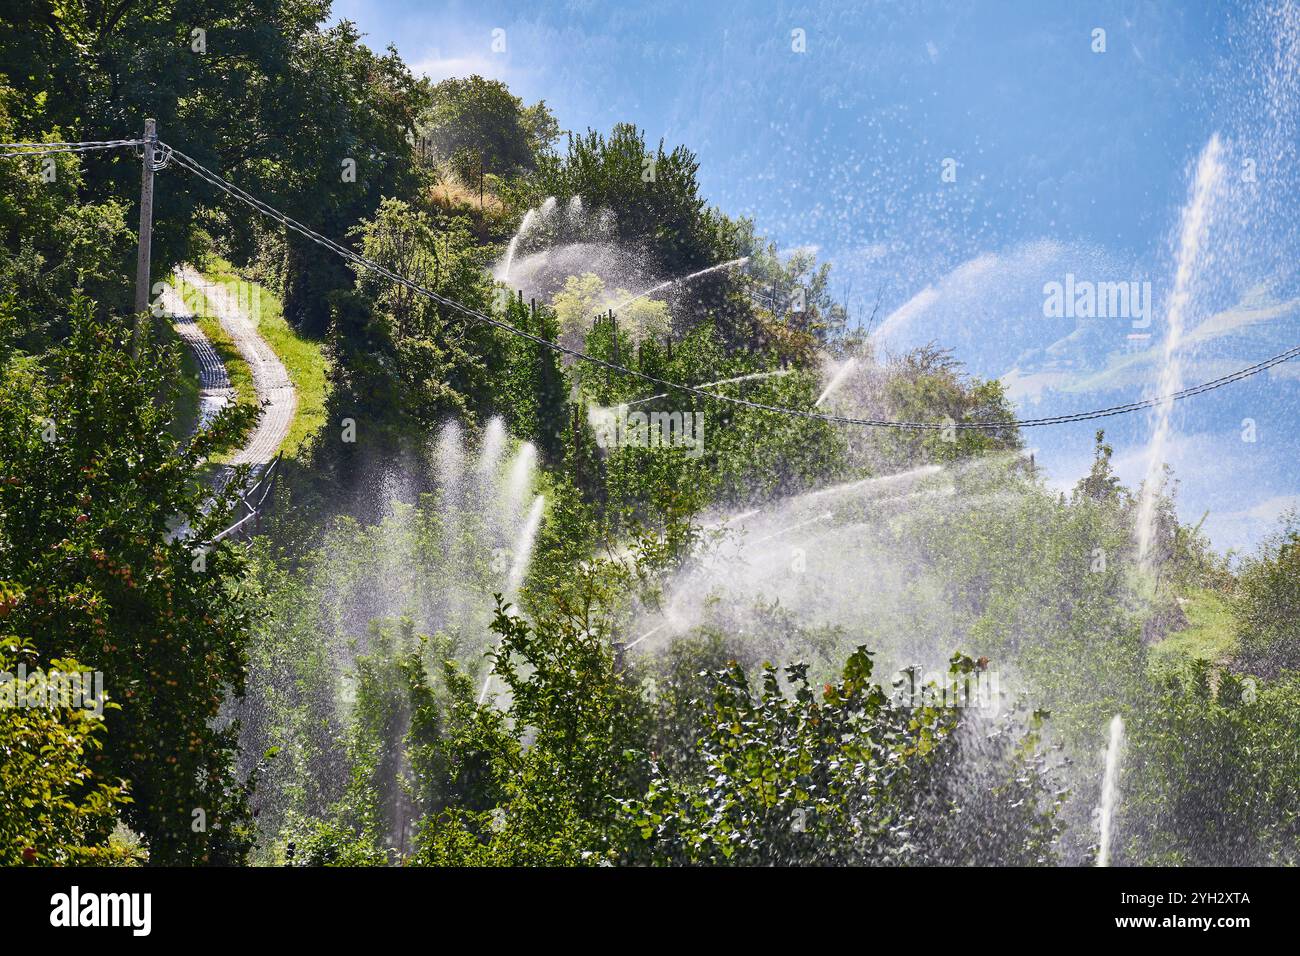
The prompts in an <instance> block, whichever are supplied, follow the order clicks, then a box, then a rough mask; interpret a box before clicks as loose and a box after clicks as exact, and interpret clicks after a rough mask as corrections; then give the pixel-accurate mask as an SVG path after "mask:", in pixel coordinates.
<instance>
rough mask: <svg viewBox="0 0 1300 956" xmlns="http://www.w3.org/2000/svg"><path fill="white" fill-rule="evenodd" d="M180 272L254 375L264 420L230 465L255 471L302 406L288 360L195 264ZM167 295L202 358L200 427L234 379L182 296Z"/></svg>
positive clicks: (177, 320)
mask: <svg viewBox="0 0 1300 956" xmlns="http://www.w3.org/2000/svg"><path fill="white" fill-rule="evenodd" d="M176 273H177V275H178V277H179V278H180V279H181V281H182V282H184V283H185V284H186V285H190V286H193V287H195V288H196V289H199V290H200V291H201V292H202V293H203V295H204V297H205V298H206V299H207V301H208V304H209V305H210V306H211V308H212V310H213V313H214V314H215V315H216V317H217V319H218V321H220V322H221V327H222V328H223V329H225V331H226V334H227V335H229V336H230V338H231V340H232V341H233V342H234V343H235V347H236V348H237V349H239V354H240V356H241V357H242V358H243V360H244V361H245V362H247V363H248V368H249V371H250V372H251V373H252V376H253V388H254V389H256V391H257V399H258V402H259V403H260V404H261V405H262V418H261V420H260V421H259V422H258V423H257V427H256V428H255V429H254V430H253V434H252V435H250V436H249V439H248V443H247V444H246V445H244V447H243V448H241V449H240V450H239V451H238V452H237V453H236V454H235V455H234V456H233V457H232V458H231V459H230V461H229V465H231V466H234V465H252V466H254V470H255V471H256V470H257V469H259V468H261V467H264V466H266V465H268V464H270V462H271V460H272V459H273V458H275V455H276V452H277V451H278V450H279V448H280V445H281V444H282V443H283V442H284V439H285V437H286V436H287V435H288V434H289V426H290V425H292V424H293V415H294V412H295V411H296V410H297V408H298V392H297V390H296V389H294V387H293V382H292V381H291V380H290V378H289V372H288V370H287V369H285V367H284V363H283V362H281V361H280V359H279V357H278V356H277V355H276V354H275V352H273V351H272V350H271V347H270V346H269V345H267V344H266V341H265V340H264V339H263V338H262V337H261V336H260V335H258V334H257V328H256V327H255V326H254V324H253V322H252V321H250V319H249V317H248V315H247V314H246V313H245V312H244V310H243V308H241V306H240V304H239V302H238V301H237V300H236V297H235V296H233V295H231V294H230V292H229V291H228V290H227V289H226V287H225V286H223V285H221V284H219V283H216V282H209V281H208V280H207V279H205V278H204V277H203V276H202V275H200V274H199V272H198V271H197V270H196V269H194V268H193V267H192V266H188V265H186V266H180V267H179V268H177V270H176ZM169 294H170V295H171V296H173V297H174V300H173V299H165V300H164V302H165V304H166V306H167V310H168V312H170V313H171V315H172V317H173V320H174V321H175V324H176V331H177V332H178V333H179V334H180V335H181V337H182V338H184V339H185V341H186V344H188V345H189V346H190V348H191V349H192V350H193V351H194V355H195V357H196V358H197V359H198V363H199V387H200V394H201V395H202V396H204V401H203V402H202V405H201V409H200V413H199V424H200V426H202V425H203V424H204V423H206V422H207V421H209V420H210V418H211V416H212V415H215V414H216V412H217V411H218V410H219V409H220V408H221V406H222V405H224V404H225V402H226V401H230V400H232V399H233V396H234V391H233V390H232V389H231V387H230V377H229V376H228V375H227V374H226V369H225V366H224V365H222V364H221V360H220V359H219V358H218V357H217V354H216V352H215V351H214V350H213V348H212V343H210V342H209V341H208V339H207V336H205V335H204V334H203V332H202V330H201V329H200V328H199V327H198V324H197V323H196V322H195V321H194V316H193V314H192V313H191V312H190V311H189V310H188V308H187V307H186V306H185V303H184V302H183V301H182V300H181V297H180V296H179V295H177V294H176V293H174V292H171V291H170V290H169ZM176 306H179V309H177V308H176ZM218 393H220V394H221V395H222V396H223V398H222V401H221V403H220V404H216V405H215V406H210V405H209V402H208V401H207V396H208V395H209V394H211V395H212V398H213V401H215V400H216V396H217V394H218Z"/></svg>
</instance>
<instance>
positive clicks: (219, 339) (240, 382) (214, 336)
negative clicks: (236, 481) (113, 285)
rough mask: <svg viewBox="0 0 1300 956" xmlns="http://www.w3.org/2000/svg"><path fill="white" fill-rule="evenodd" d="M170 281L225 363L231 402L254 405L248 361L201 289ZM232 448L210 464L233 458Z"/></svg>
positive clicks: (196, 386)
mask: <svg viewBox="0 0 1300 956" xmlns="http://www.w3.org/2000/svg"><path fill="white" fill-rule="evenodd" d="M171 281H172V288H174V289H175V290H176V291H177V293H178V294H179V295H180V297H181V298H182V299H183V300H184V301H185V304H186V305H187V306H188V307H189V309H190V311H191V312H193V313H194V316H195V321H197V322H198V325H199V328H200V329H202V330H203V334H204V335H206V336H207V337H208V341H209V342H211V343H212V348H213V350H214V351H215V352H216V353H217V357H218V358H220V359H221V362H222V364H223V365H225V366H226V375H227V376H228V377H229V379H230V387H231V388H233V389H234V390H235V401H236V402H238V403H239V404H241V405H250V406H252V407H254V408H256V407H258V401H257V388H256V387H255V386H254V385H253V372H252V370H251V369H250V368H249V367H248V363H247V362H245V361H244V359H243V356H241V355H240V354H239V348H238V347H237V346H236V345H235V341H234V339H232V338H231V337H230V336H229V335H227V334H226V330H225V329H224V328H222V326H221V321H220V320H219V319H218V318H217V317H216V316H215V315H214V314H213V313H212V312H211V310H210V309H209V308H208V303H207V297H206V296H205V295H204V294H203V293H202V291H201V290H199V289H196V288H195V287H193V286H191V285H187V284H184V283H182V282H181V281H180V279H179V278H178V277H177V276H176V275H175V274H173V275H172V277H171ZM186 352H187V353H188V352H189V349H186ZM190 364H191V367H193V366H194V359H193V356H192V355H191V357H190ZM193 375H194V378H195V391H196V392H197V389H198V385H197V380H198V369H197V368H196V367H194V368H193ZM245 437H247V436H245ZM236 450H237V449H233V448H232V449H230V450H229V451H226V452H224V453H222V454H219V455H214V456H213V464H221V463H224V462H226V461H228V460H229V459H231V458H232V457H234V454H235V451H236Z"/></svg>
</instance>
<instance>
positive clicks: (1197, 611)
mask: <svg viewBox="0 0 1300 956" xmlns="http://www.w3.org/2000/svg"><path fill="white" fill-rule="evenodd" d="M1183 611H1184V612H1185V613H1186V614H1187V620H1188V625H1187V627H1185V628H1183V629H1182V630H1181V631H1175V632H1173V633H1172V634H1170V635H1169V636H1168V637H1166V638H1165V639H1164V640H1163V641H1161V642H1160V643H1159V644H1156V645H1155V646H1154V647H1153V648H1152V649H1151V651H1152V655H1153V657H1154V659H1155V661H1156V662H1157V663H1173V662H1175V661H1176V660H1177V658H1179V657H1190V658H1200V659H1202V660H1207V661H1210V662H1212V663H1214V664H1225V663H1227V662H1228V661H1229V660H1231V659H1232V655H1233V654H1234V653H1235V652H1236V649H1237V638H1236V635H1235V634H1234V632H1233V620H1232V613H1231V611H1229V609H1228V605H1227V602H1226V601H1225V600H1224V599H1223V597H1222V596H1221V595H1219V594H1217V593H1216V592H1214V591H1210V590H1206V589H1204V588H1199V589H1196V590H1193V591H1190V592H1189V593H1188V594H1187V597H1186V603H1185V604H1184V605H1183Z"/></svg>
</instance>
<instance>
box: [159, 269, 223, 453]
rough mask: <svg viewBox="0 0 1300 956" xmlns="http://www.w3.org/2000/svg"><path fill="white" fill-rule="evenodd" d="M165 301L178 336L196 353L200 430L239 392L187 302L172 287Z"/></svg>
mask: <svg viewBox="0 0 1300 956" xmlns="http://www.w3.org/2000/svg"><path fill="white" fill-rule="evenodd" d="M162 301H163V308H164V309H165V310H166V312H167V314H168V315H169V316H171V320H172V325H173V326H175V328H176V334H177V335H179V336H180V337H181V339H182V340H184V342H185V345H186V346H187V347H188V348H189V350H190V351H191V352H193V353H194V359H195V361H196V362H197V363H198V366H199V418H198V421H197V422H195V423H194V431H198V430H199V429H200V428H203V427H204V426H205V425H207V424H208V423H209V422H210V421H212V419H213V418H215V417H216V416H217V413H218V412H219V411H221V409H223V408H224V407H225V406H226V403H227V402H232V401H234V399H235V390H234V389H233V388H231V387H230V376H229V375H227V374H226V367H225V365H223V364H222V363H221V358H220V357H219V356H218V355H217V351H216V349H214V348H213V347H212V343H211V342H209V341H208V337H207V336H206V335H204V334H203V330H202V329H200V328H199V323H198V320H197V319H196V318H195V316H194V312H193V311H192V310H191V309H190V307H189V306H188V305H187V304H186V303H185V299H184V298H182V297H181V295H180V293H178V292H177V291H176V290H175V289H173V288H172V287H171V286H168V287H167V289H166V291H165V292H163V296H162Z"/></svg>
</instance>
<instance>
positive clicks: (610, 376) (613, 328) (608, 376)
mask: <svg viewBox="0 0 1300 956" xmlns="http://www.w3.org/2000/svg"><path fill="white" fill-rule="evenodd" d="M609 338H610V342H611V343H613V344H612V345H611V348H612V349H613V351H612V352H610V355H612V356H613V360H614V364H615V365H617V364H618V323H617V322H615V321H614V310H613V309H610V310H609ZM605 387H606V388H613V387H614V370H613V369H612V368H610V367H609V366H608V365H606V366H605Z"/></svg>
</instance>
